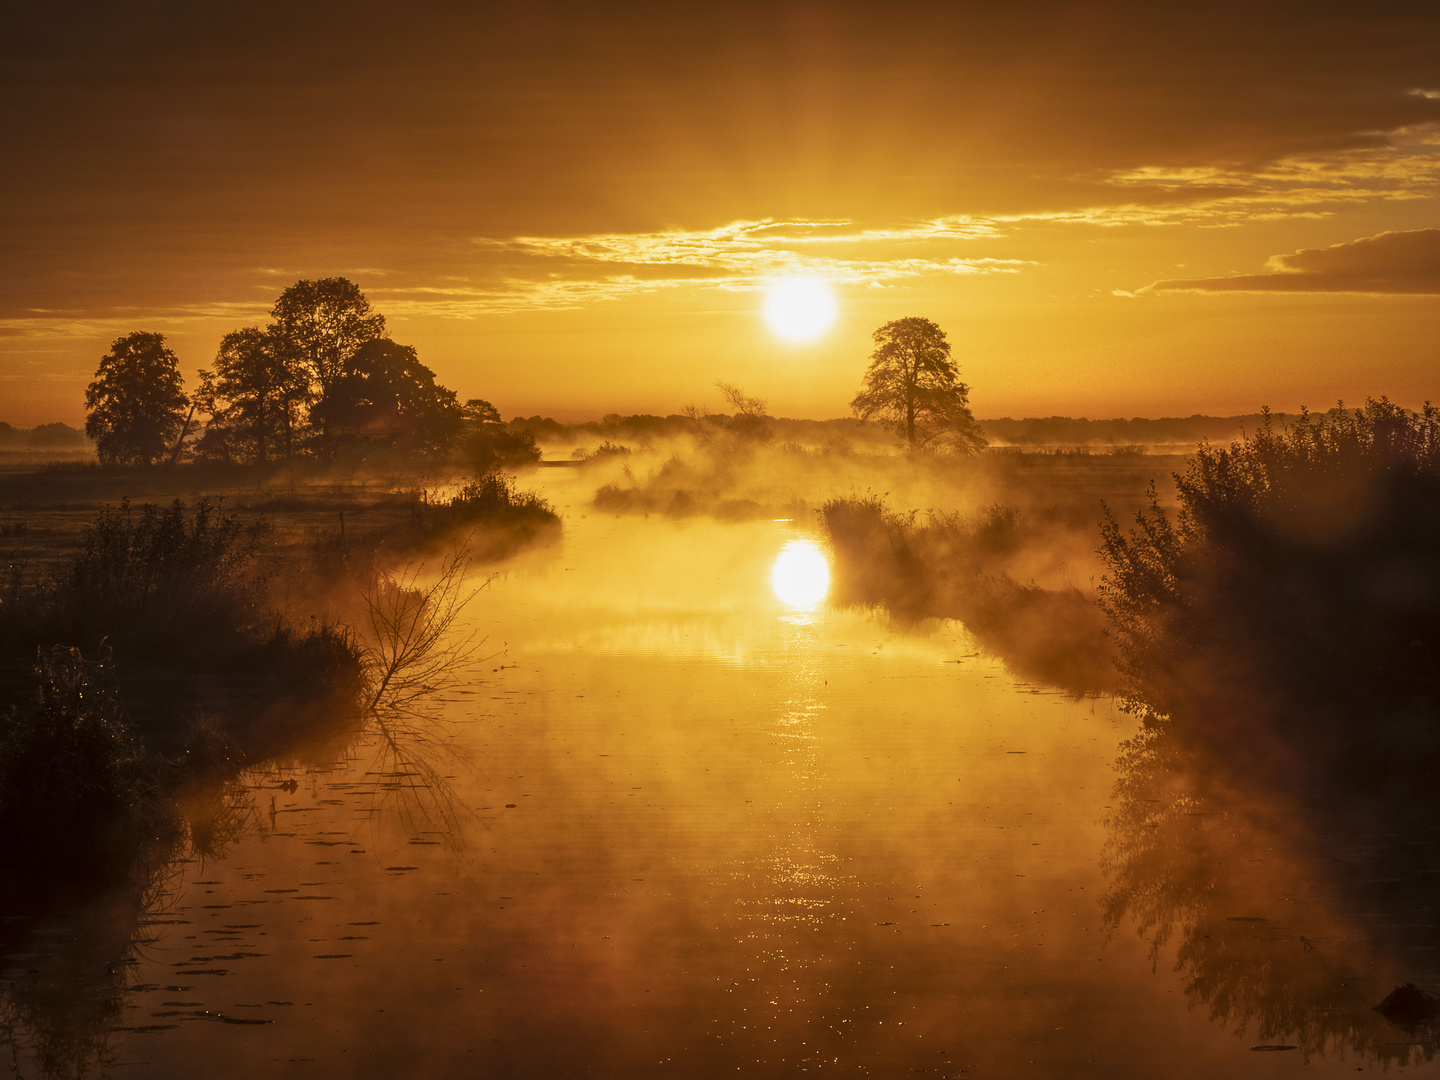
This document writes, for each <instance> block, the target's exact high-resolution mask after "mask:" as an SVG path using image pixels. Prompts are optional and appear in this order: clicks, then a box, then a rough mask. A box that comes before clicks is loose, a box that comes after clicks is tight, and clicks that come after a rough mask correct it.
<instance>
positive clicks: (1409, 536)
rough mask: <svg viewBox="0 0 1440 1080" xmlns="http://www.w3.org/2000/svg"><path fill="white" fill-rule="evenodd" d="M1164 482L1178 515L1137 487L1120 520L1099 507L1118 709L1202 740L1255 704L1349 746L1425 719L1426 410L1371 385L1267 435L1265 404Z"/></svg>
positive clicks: (1438, 689) (1432, 633)
mask: <svg viewBox="0 0 1440 1080" xmlns="http://www.w3.org/2000/svg"><path fill="white" fill-rule="evenodd" d="M1176 481H1177V485H1178V493H1179V502H1180V507H1179V512H1178V514H1176V515H1173V516H1172V515H1171V514H1170V513H1168V512H1167V511H1166V510H1165V509H1164V508H1162V507H1161V506H1160V505H1159V503H1158V501H1156V500H1155V499H1154V498H1153V492H1152V503H1151V507H1150V509H1149V510H1147V511H1142V512H1141V513H1140V514H1138V515H1137V520H1136V524H1135V527H1134V528H1133V529H1131V530H1130V531H1129V532H1128V533H1127V532H1124V531H1122V530H1121V528H1120V526H1119V524H1118V523H1117V522H1116V520H1115V518H1114V516H1113V515H1112V514H1110V513H1109V511H1108V510H1107V512H1106V520H1105V522H1104V523H1103V525H1102V547H1101V552H1100V553H1101V556H1102V558H1103V559H1104V561H1105V563H1106V566H1107V569H1108V573H1107V575H1106V578H1105V581H1104V584H1103V586H1102V589H1101V592H1102V605H1103V607H1104V610H1105V613H1106V615H1107V617H1108V619H1109V623H1110V629H1111V633H1112V634H1113V636H1114V638H1115V640H1116V642H1117V644H1118V647H1119V653H1120V663H1121V666H1122V670H1123V672H1124V675H1125V677H1126V680H1127V693H1128V695H1129V699H1130V707H1131V708H1133V709H1136V710H1139V711H1142V712H1147V713H1149V714H1150V715H1151V717H1152V720H1160V719H1170V720H1178V721H1183V723H1184V725H1185V726H1187V727H1189V728H1193V729H1194V730H1196V731H1197V733H1198V732H1202V730H1203V731H1208V732H1209V733H1210V734H1211V735H1213V736H1215V737H1224V736H1225V735H1226V734H1227V733H1228V734H1233V735H1235V736H1237V737H1238V736H1240V735H1241V734H1243V733H1244V732H1245V730H1246V729H1247V727H1248V726H1249V725H1251V724H1252V723H1253V721H1254V720H1255V719H1256V717H1257V714H1258V713H1263V714H1264V716H1265V717H1266V719H1267V720H1269V721H1270V722H1271V726H1272V727H1273V728H1274V729H1275V730H1288V731H1290V732H1291V734H1293V735H1298V734H1299V733H1300V732H1301V730H1308V731H1309V732H1310V733H1311V734H1312V735H1318V734H1320V733H1321V732H1322V731H1327V730H1328V731H1329V732H1330V733H1331V734H1339V735H1341V736H1342V737H1341V742H1342V743H1344V744H1345V745H1350V746H1354V745H1355V744H1356V743H1357V741H1359V740H1358V738H1357V737H1358V736H1360V735H1361V734H1362V733H1365V732H1368V733H1369V735H1368V736H1367V738H1368V739H1369V742H1370V743H1371V744H1372V745H1373V744H1375V742H1376V739H1377V738H1379V736H1380V734H1381V728H1382V727H1383V726H1384V725H1382V724H1381V723H1380V722H1381V721H1382V720H1384V719H1386V718H1389V719H1400V718H1402V717H1405V716H1416V715H1422V714H1423V715H1425V716H1426V723H1427V725H1428V726H1432V727H1433V720H1434V709H1435V704H1436V700H1437V695H1440V411H1437V410H1436V409H1435V408H1433V407H1432V406H1430V405H1428V404H1427V405H1426V406H1425V408H1424V409H1423V411H1421V412H1420V413H1419V414H1411V413H1408V412H1406V411H1405V410H1403V409H1401V408H1399V407H1398V406H1395V405H1393V404H1391V403H1390V402H1389V401H1387V400H1385V399H1383V398H1382V399H1380V400H1378V401H1375V400H1371V401H1367V403H1366V405H1365V407H1364V408H1363V409H1357V410H1354V411H1346V410H1344V409H1342V408H1337V409H1335V410H1332V411H1331V412H1330V413H1328V414H1326V415H1324V416H1321V417H1318V418H1315V417H1311V416H1309V415H1308V414H1302V416H1301V418H1300V419H1299V421H1297V422H1296V423H1295V424H1293V425H1291V426H1290V427H1288V428H1286V429H1284V430H1283V431H1279V432H1277V431H1275V430H1274V428H1273V427H1272V425H1271V424H1270V422H1269V418H1268V415H1267V416H1266V420H1265V423H1264V425H1263V426H1262V428H1261V430H1260V431H1258V432H1257V433H1255V434H1254V435H1251V436H1247V437H1246V438H1244V439H1243V440H1242V441H1240V442H1237V443H1234V444H1232V445H1231V446H1230V447H1229V448H1227V449H1214V448H1211V447H1209V446H1205V447H1202V448H1201V449H1200V451H1199V452H1198V453H1197V454H1196V456H1195V458H1194V459H1193V461H1192V462H1191V463H1190V465H1189V467H1188V469H1187V471H1186V472H1185V474H1184V475H1183V476H1178V475H1177V477H1176ZM1381 741H1383V740H1381ZM1290 742H1291V744H1292V745H1296V744H1297V740H1295V739H1291V740H1290ZM1332 748H1334V747H1332Z"/></svg>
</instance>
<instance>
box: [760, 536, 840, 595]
mask: <svg viewBox="0 0 1440 1080" xmlns="http://www.w3.org/2000/svg"><path fill="white" fill-rule="evenodd" d="M770 587H771V588H772V589H774V590H775V597H776V599H778V600H779V601H780V602H781V603H782V604H784V605H785V606H786V607H788V608H790V609H792V610H794V611H798V612H812V611H814V610H815V609H816V608H817V607H819V606H820V604H821V603H823V602H824V600H825V596H826V594H827V593H829V591H830V563H829V560H827V559H826V558H825V553H824V552H822V551H821V550H820V545H819V544H817V543H816V542H815V541H814V540H791V541H790V542H789V543H787V544H786V545H785V547H784V548H783V549H782V550H781V552H780V554H779V555H778V556H777V557H776V559H775V564H774V566H773V567H771V570H770Z"/></svg>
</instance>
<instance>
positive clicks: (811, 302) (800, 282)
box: [765, 277, 835, 341]
mask: <svg viewBox="0 0 1440 1080" xmlns="http://www.w3.org/2000/svg"><path fill="white" fill-rule="evenodd" d="M765 321H766V322H768V323H769V324H770V329H771V330H773V331H775V333H776V334H778V335H779V336H780V337H782V338H784V339H785V340H786V341H814V340H815V339H816V338H818V337H819V336H820V335H821V334H823V333H825V331H827V330H829V329H830V326H831V324H832V323H834V321H835V294H834V293H832V292H831V291H830V286H829V285H827V284H826V283H825V282H823V281H821V280H820V279H819V278H809V277H791V278H782V279H780V280H779V281H777V282H775V284H773V285H771V286H770V289H769V291H768V292H767V293H766V296H765Z"/></svg>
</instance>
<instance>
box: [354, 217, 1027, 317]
mask: <svg viewBox="0 0 1440 1080" xmlns="http://www.w3.org/2000/svg"><path fill="white" fill-rule="evenodd" d="M1001 234H1002V233H1001V224H1000V223H999V222H996V221H987V220H981V219H973V218H968V217H964V216H953V217H943V218H936V219H934V220H931V221H924V222H916V223H910V224H902V225H895V226H889V227H874V228H859V227H857V226H856V225H855V224H854V223H853V222H850V221H844V220H803V219H802V220H776V219H771V218H765V219H760V220H752V221H734V222H731V223H729V224H727V225H722V226H719V227H717V228H713V229H689V230H687V229H667V230H659V231H655V232H635V233H602V234H595V235H588V236H578V237H540V236H517V237H511V238H508V239H493V238H487V237H481V238H478V239H476V240H475V245H476V246H477V247H478V248H479V249H480V251H481V253H482V255H483V257H484V258H485V260H486V263H487V267H488V272H489V274H490V276H491V278H492V280H491V281H490V282H488V283H486V284H482V285H475V286H470V285H456V286H453V287H447V288H432V287H423V288H414V289H403V288H397V289H392V290H385V289H379V290H375V293H376V295H381V294H383V295H385V296H388V297H389V298H390V299H389V300H387V303H386V310H387V311H390V310H394V311H396V313H397V314H402V315H403V314H422V313H424V314H438V313H444V314H448V315H449V316H450V317H466V315H465V314H464V313H465V312H469V313H470V314H481V313H490V312H496V311H511V310H522V309H527V308H536V307H552V308H553V307H575V306H579V305H581V304H585V303H590V302H594V301H597V300H606V299H615V298H617V297H620V296H624V295H629V294H634V293H645V292H654V291H657V290H661V289H669V288H676V287H680V286H692V287H693V286H697V285H699V286H705V287H710V288H717V289H724V290H729V291H741V292H748V291H753V290H757V289H762V288H764V287H765V286H766V285H767V284H768V283H769V282H770V281H772V280H774V279H775V278H777V277H782V276H786V275H808V276H815V277H822V278H825V279H826V280H827V281H830V282H832V283H834V284H837V285H876V284H883V283H885V282H893V281H901V280H907V279H916V278H922V277H927V276H935V275H973V274H1014V273H1018V272H1019V271H1020V268H1021V267H1023V266H1026V265H1033V263H1031V262H1030V261H1029V260H1024V259H1003V258H994V257H988V256H985V257H981V256H972V255H961V254H958V253H957V249H956V248H955V246H954V245H956V244H958V243H964V242H968V241H972V240H976V239H981V238H991V237H996V236H1000V235H1001Z"/></svg>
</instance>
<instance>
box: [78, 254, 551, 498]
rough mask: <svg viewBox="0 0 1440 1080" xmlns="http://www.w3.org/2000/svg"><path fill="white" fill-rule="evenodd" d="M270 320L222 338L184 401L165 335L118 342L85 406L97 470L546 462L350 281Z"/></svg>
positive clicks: (302, 291)
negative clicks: (430, 361)
mask: <svg viewBox="0 0 1440 1080" xmlns="http://www.w3.org/2000/svg"><path fill="white" fill-rule="evenodd" d="M270 320H271V321H270V323H269V325H267V326H265V327H263V328H262V327H259V326H247V327H242V328H241V329H239V330H235V331H233V332H231V333H228V334H226V335H225V336H224V338H222V339H221V342H220V348H219V350H218V351H217V352H216V354H215V362H214V366H213V368H212V369H206V370H201V371H200V372H199V373H198V376H199V378H198V383H197V385H196V388H195V389H194V390H193V392H191V393H189V394H187V393H186V392H185V389H184V380H183V379H182V377H181V375H180V363H179V359H178V357H177V356H176V355H175V353H174V352H173V351H172V350H171V349H169V348H168V347H167V346H166V345H165V338H164V336H163V335H161V334H156V333H149V332H145V331H136V332H134V333H131V334H127V335H125V336H124V337H121V338H117V339H116V340H115V342H114V343H113V344H112V345H111V348H110V352H108V353H107V354H106V355H105V356H104V357H102V358H101V360H100V366H99V369H98V370H97V371H96V373H95V379H94V381H93V382H91V383H90V386H89V388H88V389H87V390H86V394H85V404H86V408H87V410H88V413H87V416H86V420H85V431H86V433H87V434H88V435H89V436H90V437H91V438H92V439H94V440H95V444H96V450H97V453H98V455H99V458H100V461H101V463H102V464H105V465H142V466H143V465H154V464H157V463H162V462H172V463H173V462H176V461H179V460H181V458H182V457H185V458H187V459H190V460H201V461H220V462H228V463H249V464H256V465H267V464H271V463H273V462H277V461H291V460H294V459H295V458H298V457H310V458H318V459H320V460H327V461H329V460H335V459H337V458H347V459H351V460H353V459H355V458H363V457H368V456H371V455H373V454H375V453H383V454H386V455H391V456H394V455H400V456H403V457H405V458H410V459H435V458H450V457H455V456H460V457H463V458H465V459H466V460H468V461H469V462H470V463H471V464H472V465H473V466H474V467H475V468H476V469H477V470H478V471H481V472H486V471H490V470H491V469H494V468H498V467H503V466H510V465H515V464H521V463H523V462H526V461H535V460H538V459H539V457H540V451H539V449H538V447H537V446H536V445H535V439H534V436H533V435H532V434H531V433H530V432H528V431H526V430H523V429H521V430H511V428H510V427H508V426H506V425H505V424H503V423H501V421H500V414H499V412H498V411H497V410H496V409H495V407H494V406H493V405H491V404H490V403H489V402H488V401H483V400H481V399H479V398H472V399H470V400H468V401H465V402H463V403H462V402H460V401H459V400H458V397H457V395H456V393H455V391H453V390H451V389H449V388H448V387H445V386H443V385H441V384H440V383H439V382H437V381H436V379H435V373H434V372H433V371H431V370H430V369H429V368H428V367H426V366H425V365H424V364H423V363H421V362H420V358H419V356H418V354H417V353H416V351H415V349H414V348H413V347H412V346H409V345H402V344H400V343H398V342H396V341H393V340H391V339H390V338H389V337H388V336H387V335H386V332H385V317H384V316H383V315H381V314H380V313H379V312H377V311H375V310H374V309H373V308H372V307H371V305H370V302H369V301H368V300H367V299H366V298H365V295H364V294H363V293H362V292H361V291H360V289H359V287H358V286H356V285H355V283H354V282H352V281H350V280H348V279H346V278H343V277H333V278H321V279H319V280H315V281H311V280H302V281H297V282H296V283H295V284H294V285H291V286H290V287H289V288H287V289H286V290H285V291H284V292H282V293H281V294H280V297H279V299H278V300H277V301H276V302H275V306H274V307H273V308H271V309H270Z"/></svg>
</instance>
